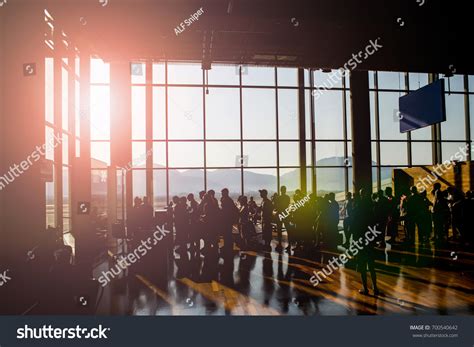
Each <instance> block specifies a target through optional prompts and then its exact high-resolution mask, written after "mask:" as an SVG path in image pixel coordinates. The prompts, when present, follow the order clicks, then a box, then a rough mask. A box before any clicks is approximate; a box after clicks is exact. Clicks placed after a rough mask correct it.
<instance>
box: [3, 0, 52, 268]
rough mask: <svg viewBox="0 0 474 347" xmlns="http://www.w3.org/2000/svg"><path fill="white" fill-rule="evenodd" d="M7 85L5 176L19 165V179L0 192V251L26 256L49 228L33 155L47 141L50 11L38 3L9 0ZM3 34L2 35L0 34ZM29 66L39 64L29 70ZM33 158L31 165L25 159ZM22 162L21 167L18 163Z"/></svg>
mask: <svg viewBox="0 0 474 347" xmlns="http://www.w3.org/2000/svg"><path fill="white" fill-rule="evenodd" d="M2 12H3V13H2V15H3V18H2V24H1V25H2V30H0V32H1V33H3V37H2V45H0V47H3V50H2V57H1V59H0V62H1V64H0V66H2V67H3V70H0V76H1V78H0V80H1V82H2V83H3V88H2V90H1V91H2V92H1V93H0V95H1V96H2V100H1V102H0V105H2V108H1V110H2V126H1V131H2V134H1V136H0V138H1V146H2V147H1V158H2V163H3V167H2V171H1V173H0V175H4V174H6V173H7V172H11V169H10V167H12V168H13V167H14V166H15V165H18V166H19V167H20V168H21V169H22V170H21V171H20V172H22V173H21V174H18V171H19V170H16V173H17V174H16V175H15V176H16V177H15V179H14V180H13V181H12V182H11V183H9V184H8V185H7V186H6V187H5V188H3V189H2V191H1V192H0V195H1V200H2V206H1V211H2V218H1V219H0V224H1V229H0V230H1V232H2V235H1V240H2V242H1V243H0V252H1V253H2V254H3V256H7V257H8V258H10V256H11V258H12V259H14V258H21V257H20V255H21V254H22V253H21V252H25V257H26V253H27V250H28V249H31V248H32V247H34V246H35V245H36V243H37V242H38V240H39V236H40V232H41V231H42V230H44V226H45V185H44V183H43V182H42V181H41V179H40V166H41V163H40V160H34V159H33V157H32V154H33V152H34V151H35V150H37V146H38V147H39V148H41V146H42V145H43V144H44V142H45V140H44V133H45V130H44V109H45V108H44V55H45V51H44V50H45V48H44V42H43V40H44V36H43V33H44V27H43V26H44V22H43V17H44V12H43V8H42V6H40V5H38V4H36V5H34V4H32V3H28V4H24V3H23V4H22V3H19V2H13V1H12V2H8V3H7V4H5V5H4V6H3V8H2ZM0 37H1V36H0ZM24 64H36V67H35V70H34V72H33V73H32V74H31V75H29V74H25V65H24ZM29 156H30V162H31V163H32V164H31V165H28V168H27V169H25V168H24V167H26V165H25V164H23V167H21V165H22V162H25V161H27V160H28V157H29ZM18 166H17V167H18Z"/></svg>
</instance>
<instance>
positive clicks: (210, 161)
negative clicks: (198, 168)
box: [206, 142, 241, 167]
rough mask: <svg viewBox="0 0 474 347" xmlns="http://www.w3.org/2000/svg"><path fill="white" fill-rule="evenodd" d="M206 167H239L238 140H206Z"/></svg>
mask: <svg viewBox="0 0 474 347" xmlns="http://www.w3.org/2000/svg"><path fill="white" fill-rule="evenodd" d="M206 152H207V156H206V160H207V164H206V166H207V167H240V165H241V164H240V160H239V158H240V142H207V143H206Z"/></svg>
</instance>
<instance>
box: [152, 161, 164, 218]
mask: <svg viewBox="0 0 474 347" xmlns="http://www.w3.org/2000/svg"><path fill="white" fill-rule="evenodd" d="M153 194H154V205H155V208H157V209H162V208H164V207H166V206H167V199H166V171H165V170H153Z"/></svg>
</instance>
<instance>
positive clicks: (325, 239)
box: [316, 195, 330, 246]
mask: <svg viewBox="0 0 474 347" xmlns="http://www.w3.org/2000/svg"><path fill="white" fill-rule="evenodd" d="M318 210H319V215H318V218H317V221H316V234H317V239H318V240H319V242H320V243H321V242H322V243H323V244H324V245H325V246H327V245H328V243H329V219H330V216H329V215H330V212H329V196H328V195H325V196H324V197H322V198H321V199H319V206H318Z"/></svg>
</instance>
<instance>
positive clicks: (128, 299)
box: [96, 244, 474, 315]
mask: <svg viewBox="0 0 474 347" xmlns="http://www.w3.org/2000/svg"><path fill="white" fill-rule="evenodd" d="M337 255H338V253H333V252H314V251H313V252H312V253H311V254H310V255H308V254H299V253H298V252H296V253H295V254H293V255H291V256H290V255H288V253H287V252H280V253H279V252H276V251H275V244H274V245H273V250H272V251H271V252H265V251H245V252H238V251H235V252H234V253H232V254H230V255H229V256H226V257H224V259H223V258H217V257H207V258H202V257H197V258H196V259H191V260H183V259H177V258H178V257H179V256H178V255H176V254H173V255H171V254H170V255H169V266H168V268H169V273H168V274H167V275H165V276H163V274H160V273H159V272H158V273H157V271H156V267H157V265H156V263H154V262H153V260H151V259H143V260H142V263H141V264H139V266H138V265H137V267H135V268H132V269H131V270H128V271H127V273H126V274H121V275H120V277H119V278H116V279H114V280H112V281H111V283H109V284H108V285H107V286H106V287H105V288H104V290H103V293H101V297H100V302H99V304H98V309H97V312H96V313H97V314H105V315H361V314H379V315H389V314H404V315H428V314H432V315H437V314H443V315H458V314H474V296H473V288H474V253H469V252H461V251H459V252H453V251H451V250H439V249H438V250H434V249H433V248H421V247H420V248H418V246H417V248H409V249H407V248H402V247H401V246H393V248H391V247H390V245H388V246H387V248H386V249H378V250H377V260H376V267H377V276H378V278H377V279H378V284H379V289H380V290H381V291H382V293H383V295H381V296H379V297H378V298H376V297H374V296H364V295H361V294H359V293H358V290H359V289H360V288H361V284H360V276H359V273H357V272H356V271H355V264H354V261H353V260H351V261H349V262H348V263H347V264H346V266H345V267H344V268H341V269H340V270H338V271H334V272H333V273H332V274H331V275H330V276H328V277H327V278H326V279H325V280H324V281H322V282H321V283H320V284H319V285H318V286H316V287H314V286H313V285H312V284H311V283H310V282H309V279H310V277H311V276H312V274H313V271H320V270H321V269H322V268H323V267H325V266H327V263H328V261H329V260H330V259H331V258H332V257H333V256H337ZM183 258H184V257H183ZM112 265H113V263H112V262H110V263H109V264H107V263H104V264H102V265H101V266H100V267H99V268H97V269H96V272H97V276H98V275H99V274H100V273H101V272H102V271H105V270H108V269H109V267H110V266H112ZM369 284H370V281H369Z"/></svg>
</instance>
